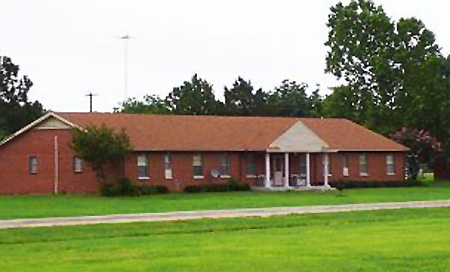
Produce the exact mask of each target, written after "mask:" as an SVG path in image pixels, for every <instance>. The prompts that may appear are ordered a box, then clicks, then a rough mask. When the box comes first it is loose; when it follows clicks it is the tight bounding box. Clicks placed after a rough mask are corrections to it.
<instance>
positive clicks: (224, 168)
mask: <svg viewBox="0 0 450 272" xmlns="http://www.w3.org/2000/svg"><path fill="white" fill-rule="evenodd" d="M220 175H221V176H222V177H229V176H230V156H228V154H227V153H224V154H222V156H220Z"/></svg>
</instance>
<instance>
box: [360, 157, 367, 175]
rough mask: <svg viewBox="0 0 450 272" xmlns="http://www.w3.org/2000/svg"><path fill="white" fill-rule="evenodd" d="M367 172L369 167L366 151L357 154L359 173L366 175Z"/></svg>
mask: <svg viewBox="0 0 450 272" xmlns="http://www.w3.org/2000/svg"><path fill="white" fill-rule="evenodd" d="M368 172H369V167H368V163H367V153H361V154H360V155H359V175H360V176H367V175H368Z"/></svg>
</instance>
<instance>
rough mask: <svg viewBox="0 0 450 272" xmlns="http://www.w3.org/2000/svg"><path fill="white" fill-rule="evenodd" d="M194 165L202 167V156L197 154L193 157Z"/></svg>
mask: <svg viewBox="0 0 450 272" xmlns="http://www.w3.org/2000/svg"><path fill="white" fill-rule="evenodd" d="M192 163H193V165H194V166H200V165H202V156H201V155H200V154H195V155H194V157H193V162H192Z"/></svg>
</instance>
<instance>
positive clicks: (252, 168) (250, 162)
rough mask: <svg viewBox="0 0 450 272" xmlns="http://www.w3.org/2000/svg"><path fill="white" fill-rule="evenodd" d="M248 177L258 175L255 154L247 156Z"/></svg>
mask: <svg viewBox="0 0 450 272" xmlns="http://www.w3.org/2000/svg"><path fill="white" fill-rule="evenodd" d="M247 175H251V176H254V175H256V165H255V155H254V154H253V153H249V154H247Z"/></svg>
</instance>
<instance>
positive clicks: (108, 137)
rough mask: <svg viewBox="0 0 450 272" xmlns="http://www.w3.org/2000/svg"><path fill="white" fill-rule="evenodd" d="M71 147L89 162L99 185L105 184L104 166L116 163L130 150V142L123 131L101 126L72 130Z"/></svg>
mask: <svg viewBox="0 0 450 272" xmlns="http://www.w3.org/2000/svg"><path fill="white" fill-rule="evenodd" d="M71 147H72V149H73V150H74V151H75V152H76V153H77V154H78V155H79V157H80V158H81V159H82V160H85V161H87V162H88V163H90V165H91V167H92V169H93V170H94V172H95V174H96V176H97V180H98V182H99V183H100V185H101V186H105V185H106V184H107V180H106V173H105V166H106V165H107V164H117V163H119V162H121V161H123V159H124V158H125V155H126V154H127V153H129V152H130V150H131V147H130V142H129V138H128V135H127V134H126V133H125V131H123V130H122V131H120V132H115V131H114V130H112V129H110V128H107V127H106V126H102V127H99V128H98V127H95V126H92V127H88V128H87V129H86V130H81V129H73V130H72V143H71Z"/></svg>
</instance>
